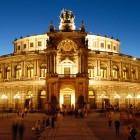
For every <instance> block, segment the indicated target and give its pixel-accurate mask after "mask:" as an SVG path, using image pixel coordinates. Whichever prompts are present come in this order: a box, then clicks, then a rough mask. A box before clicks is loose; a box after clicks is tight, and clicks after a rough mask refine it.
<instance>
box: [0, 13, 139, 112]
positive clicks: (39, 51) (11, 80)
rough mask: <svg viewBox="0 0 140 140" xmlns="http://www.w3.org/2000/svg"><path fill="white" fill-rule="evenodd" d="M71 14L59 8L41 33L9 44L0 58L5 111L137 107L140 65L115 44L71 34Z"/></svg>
mask: <svg viewBox="0 0 140 140" xmlns="http://www.w3.org/2000/svg"><path fill="white" fill-rule="evenodd" d="M74 18H75V17H74V15H73V13H72V11H69V10H62V12H61V15H60V26H59V30H55V28H54V26H53V23H52V22H51V24H50V31H49V32H47V33H46V34H42V35H34V36H27V37H25V38H22V37H21V38H20V39H15V40H14V42H13V43H14V53H11V54H8V55H3V56H0V96H1V98H0V106H1V107H6V108H19V107H20V108H24V107H27V108H34V109H46V110H51V109H56V108H62V107H67V108H73V107H74V108H79V107H85V106H86V107H87V108H106V107H110V106H111V105H112V106H119V107H121V108H124V107H125V108H129V106H130V105H133V106H135V107H138V106H139V104H140V92H139V91H140V61H139V59H136V58H134V57H132V56H128V55H125V54H121V53H120V42H119V40H118V39H117V40H115V39H113V38H108V37H107V36H105V37H103V36H100V35H92V34H90V33H89V34H88V33H87V32H86V31H85V26H84V23H83V22H82V23H81V27H80V30H75V24H74Z"/></svg>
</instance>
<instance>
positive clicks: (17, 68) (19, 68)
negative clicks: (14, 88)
mask: <svg viewBox="0 0 140 140" xmlns="http://www.w3.org/2000/svg"><path fill="white" fill-rule="evenodd" d="M15 70H16V78H20V77H21V76H22V71H21V66H19V65H18V66H16V68H15Z"/></svg>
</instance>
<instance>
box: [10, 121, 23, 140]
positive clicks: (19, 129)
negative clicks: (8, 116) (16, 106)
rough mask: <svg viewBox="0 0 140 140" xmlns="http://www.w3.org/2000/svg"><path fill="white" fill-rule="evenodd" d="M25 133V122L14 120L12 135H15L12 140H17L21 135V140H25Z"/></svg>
mask: <svg viewBox="0 0 140 140" xmlns="http://www.w3.org/2000/svg"><path fill="white" fill-rule="evenodd" d="M24 131H25V125H24V121H23V120H21V121H20V122H18V121H17V120H14V121H13V123H12V134H13V138H12V139H13V140H16V139H17V136H18V134H19V137H20V140H23V135H24Z"/></svg>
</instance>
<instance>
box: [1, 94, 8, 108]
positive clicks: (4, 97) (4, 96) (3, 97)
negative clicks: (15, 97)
mask: <svg viewBox="0 0 140 140" xmlns="http://www.w3.org/2000/svg"><path fill="white" fill-rule="evenodd" d="M7 98H8V96H7V95H5V94H3V95H2V96H1V99H2V100H3V110H5V101H6V100H7Z"/></svg>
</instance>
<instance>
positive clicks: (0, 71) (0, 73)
mask: <svg viewBox="0 0 140 140" xmlns="http://www.w3.org/2000/svg"><path fill="white" fill-rule="evenodd" d="M0 79H2V69H0Z"/></svg>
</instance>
